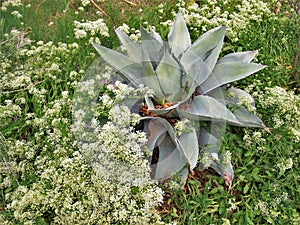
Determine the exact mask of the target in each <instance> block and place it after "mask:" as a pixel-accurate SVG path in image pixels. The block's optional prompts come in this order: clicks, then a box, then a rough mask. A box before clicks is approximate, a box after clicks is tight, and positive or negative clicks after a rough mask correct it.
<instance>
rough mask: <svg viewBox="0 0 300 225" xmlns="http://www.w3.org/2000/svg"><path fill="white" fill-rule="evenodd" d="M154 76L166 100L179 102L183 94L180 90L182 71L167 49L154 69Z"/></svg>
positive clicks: (181, 89)
mask: <svg viewBox="0 0 300 225" xmlns="http://www.w3.org/2000/svg"><path fill="white" fill-rule="evenodd" d="M156 74H157V77H158V80H159V84H160V87H161V90H162V91H163V93H164V95H165V98H166V100H167V101H168V102H174V103H177V102H179V101H180V100H181V98H182V94H184V93H182V92H183V91H184V89H183V88H181V79H182V70H181V68H180V66H179V64H178V63H177V62H176V60H175V59H174V58H173V57H172V55H171V54H170V53H169V51H168V50H167V49H165V52H164V56H163V58H162V59H161V61H160V63H159V65H158V66H157V68H156Z"/></svg>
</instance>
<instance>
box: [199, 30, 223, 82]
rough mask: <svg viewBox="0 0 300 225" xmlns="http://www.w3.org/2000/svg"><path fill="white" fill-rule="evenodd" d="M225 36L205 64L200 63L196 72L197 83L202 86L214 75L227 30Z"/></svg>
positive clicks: (221, 37)
mask: <svg viewBox="0 0 300 225" xmlns="http://www.w3.org/2000/svg"><path fill="white" fill-rule="evenodd" d="M221 34H223V35H221V36H220V40H219V43H218V44H217V45H216V46H215V48H213V49H212V50H211V51H210V53H209V55H208V56H207V58H206V59H205V60H204V61H203V63H200V64H199V66H198V67H197V71H196V82H197V83H198V84H199V85H200V84H202V83H203V82H204V81H205V80H206V79H207V78H208V76H209V75H210V74H211V73H212V71H213V69H214V67H215V65H216V63H217V60H218V57H219V55H220V52H221V49H222V46H223V40H224V37H225V29H224V33H221Z"/></svg>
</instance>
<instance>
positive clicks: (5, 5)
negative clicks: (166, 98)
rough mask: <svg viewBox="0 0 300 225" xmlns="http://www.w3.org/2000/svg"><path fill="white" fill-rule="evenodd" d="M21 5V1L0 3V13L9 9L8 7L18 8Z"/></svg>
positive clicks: (14, 0) (9, 0)
mask: <svg viewBox="0 0 300 225" xmlns="http://www.w3.org/2000/svg"><path fill="white" fill-rule="evenodd" d="M22 5H23V3H22V0H6V1H3V2H1V8H0V9H1V10H2V11H6V10H7V7H10V6H14V7H18V6H22Z"/></svg>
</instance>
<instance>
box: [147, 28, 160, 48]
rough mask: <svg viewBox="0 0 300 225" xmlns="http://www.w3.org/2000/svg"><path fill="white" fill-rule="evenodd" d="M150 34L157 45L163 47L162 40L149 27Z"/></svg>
mask: <svg viewBox="0 0 300 225" xmlns="http://www.w3.org/2000/svg"><path fill="white" fill-rule="evenodd" d="M150 34H151V36H152V37H153V38H154V39H155V40H157V41H158V43H160V44H161V45H163V40H162V38H161V36H160V35H159V34H158V33H156V31H155V30H153V29H152V28H151V27H150Z"/></svg>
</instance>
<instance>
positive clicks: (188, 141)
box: [178, 128, 199, 170]
mask: <svg viewBox="0 0 300 225" xmlns="http://www.w3.org/2000/svg"><path fill="white" fill-rule="evenodd" d="M178 145H179V146H180V148H181V149H182V151H183V153H184V156H185V158H186V159H187V163H188V165H189V169H190V170H192V169H194V168H195V166H196V164H197V161H198V154H199V145H198V135H197V132H196V129H195V128H192V130H191V131H189V132H187V133H183V134H182V135H181V136H180V137H179V138H178Z"/></svg>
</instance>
